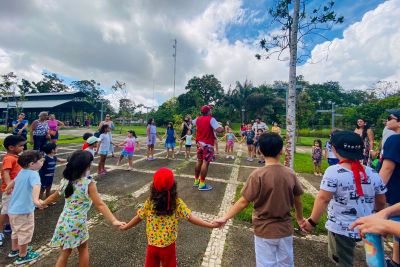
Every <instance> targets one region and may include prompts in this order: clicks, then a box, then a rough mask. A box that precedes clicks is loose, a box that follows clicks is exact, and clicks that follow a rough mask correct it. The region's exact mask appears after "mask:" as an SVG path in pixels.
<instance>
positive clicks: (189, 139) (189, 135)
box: [182, 129, 193, 160]
mask: <svg viewBox="0 0 400 267" xmlns="http://www.w3.org/2000/svg"><path fill="white" fill-rule="evenodd" d="M192 138H193V135H192V130H189V129H188V130H187V132H186V135H185V136H184V137H182V139H185V149H186V151H185V159H186V160H189V159H190V157H191V155H190V150H191V148H192Z"/></svg>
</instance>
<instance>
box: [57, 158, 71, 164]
mask: <svg viewBox="0 0 400 267" xmlns="http://www.w3.org/2000/svg"><path fill="white" fill-rule="evenodd" d="M67 161H68V160H66V159H61V158H57V162H60V163H66V162H67Z"/></svg>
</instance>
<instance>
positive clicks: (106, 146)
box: [99, 133, 111, 151]
mask: <svg viewBox="0 0 400 267" xmlns="http://www.w3.org/2000/svg"><path fill="white" fill-rule="evenodd" d="M99 138H100V141H101V144H100V147H99V151H108V150H110V144H111V137H110V135H109V134H107V133H103V134H101V135H100V137H99Z"/></svg>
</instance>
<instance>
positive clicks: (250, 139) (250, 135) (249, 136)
mask: <svg viewBox="0 0 400 267" xmlns="http://www.w3.org/2000/svg"><path fill="white" fill-rule="evenodd" d="M251 127H252V125H251V123H248V124H247V130H246V132H245V133H244V136H243V139H242V140H244V139H246V144H247V152H248V157H247V161H253V157H254V137H255V133H254V131H253V130H252V129H251Z"/></svg>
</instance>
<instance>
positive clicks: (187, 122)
mask: <svg viewBox="0 0 400 267" xmlns="http://www.w3.org/2000/svg"><path fill="white" fill-rule="evenodd" d="M188 130H190V131H191V130H192V117H191V116H190V115H186V116H185V119H184V120H183V122H182V125H181V131H182V132H181V138H180V143H179V151H178V152H177V154H179V153H180V152H181V150H182V146H183V143H185V141H186V138H184V137H185V136H186V135H187V131H188Z"/></svg>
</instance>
